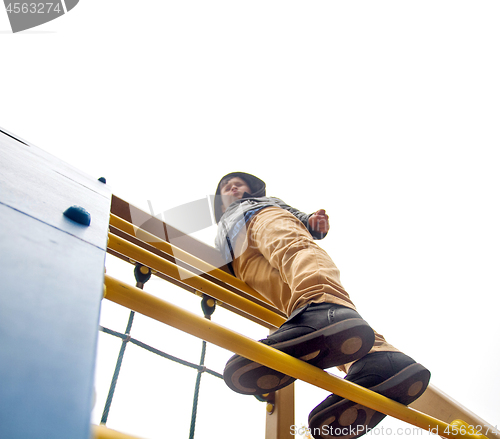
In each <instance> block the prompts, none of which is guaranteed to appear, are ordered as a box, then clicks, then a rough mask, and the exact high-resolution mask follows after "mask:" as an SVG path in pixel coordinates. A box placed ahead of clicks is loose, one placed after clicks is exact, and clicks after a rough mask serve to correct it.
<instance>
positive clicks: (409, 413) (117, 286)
mask: <svg viewBox="0 0 500 439" xmlns="http://www.w3.org/2000/svg"><path fill="white" fill-rule="evenodd" d="M105 285H106V298H107V299H108V300H111V301H113V302H116V303H118V304H120V305H123V306H125V307H127V308H129V309H132V310H134V311H137V312H139V313H141V314H144V315H146V316H148V317H151V318H153V319H156V320H158V321H160V322H163V323H166V324H167V325H170V326H173V327H175V328H177V329H180V330H181V331H184V332H187V333H189V334H191V335H194V336H196V337H199V338H201V339H203V340H206V341H208V342H210V343H213V344H216V345H217V346H221V347H223V348H225V349H229V350H230V351H232V352H235V353H237V354H239V355H242V356H244V357H246V358H249V359H251V360H253V361H256V362H258V363H260V364H264V365H266V366H268V367H272V368H273V369H275V370H278V371H280V372H282V373H284V374H287V375H291V376H293V377H296V378H298V379H300V380H302V381H305V382H308V383H310V384H312V385H314V386H317V387H321V388H322V389H325V390H327V391H329V392H332V393H335V394H336V395H339V396H341V397H343V398H347V399H349V400H351V401H355V402H357V403H359V404H361V405H364V406H367V407H370V408H373V409H374V410H377V411H380V412H383V413H386V414H387V415H389V416H392V417H394V418H398V419H400V420H402V421H405V422H407V423H409V424H412V425H415V426H417V427H420V428H422V429H424V430H427V431H432V432H433V433H435V434H438V435H440V436H444V437H448V438H450V439H454V438H464V439H465V438H468V439H486V438H485V436H483V435H480V434H471V430H469V429H463V430H461V429H457V428H455V429H453V428H452V427H453V426H454V425H455V424H454V423H451V425H450V424H447V423H445V422H443V421H440V420H438V419H435V418H433V417H431V416H428V415H426V414H424V413H421V412H418V411H416V410H414V409H411V408H409V407H406V406H404V405H402V404H399V403H397V402H395V401H393V400H391V399H389V398H386V397H384V396H382V395H379V394H377V393H374V392H372V391H370V390H367V389H365V388H364V387H361V386H358V385H356V384H354V383H351V382H349V381H345V380H342V379H340V378H337V377H335V376H332V375H330V374H328V373H327V372H325V371H323V370H320V369H318V368H316V367H314V366H311V365H310V364H307V363H305V362H303V361H301V360H298V359H296V358H293V357H291V356H289V355H287V354H285V353H283V352H281V351H278V350H276V349H273V348H272V347H270V346H266V345H264V344H262V343H259V342H256V341H254V340H251V339H250V338H248V337H245V336H243V335H241V334H238V333H235V332H233V331H231V330H229V329H227V328H224V327H223V326H221V325H218V324H216V323H214V322H212V321H210V320H207V319H204V318H202V317H199V316H197V315H195V314H192V313H190V312H189V311H186V310H184V309H182V308H179V307H177V306H175V305H172V304H170V303H168V302H165V301H164V300H162V299H159V298H158V297H155V296H153V295H151V294H148V293H146V292H144V291H143V290H141V289H139V288H136V287H133V286H131V285H127V284H125V283H123V282H121V281H119V280H117V279H114V278H112V277H110V276H107V275H106V277H105ZM462 433H463V434H462Z"/></svg>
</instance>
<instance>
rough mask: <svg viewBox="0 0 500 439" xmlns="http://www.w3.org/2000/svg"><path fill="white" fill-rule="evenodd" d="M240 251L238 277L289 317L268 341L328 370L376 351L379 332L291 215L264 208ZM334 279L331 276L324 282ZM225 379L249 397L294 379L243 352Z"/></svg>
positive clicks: (237, 249)
mask: <svg viewBox="0 0 500 439" xmlns="http://www.w3.org/2000/svg"><path fill="white" fill-rule="evenodd" d="M244 239H246V242H243V241H244ZM234 249H235V254H237V255H238V254H239V255H240V256H239V257H237V258H236V260H235V261H234V262H233V268H234V271H235V273H236V275H237V276H238V278H240V279H242V280H244V281H245V282H246V283H248V284H249V285H250V286H252V287H253V288H254V289H255V290H257V291H259V292H260V293H261V294H262V295H263V296H264V297H266V298H267V299H269V300H270V301H271V302H272V303H273V304H274V305H275V306H276V307H277V308H279V309H280V310H283V311H284V312H285V313H286V314H287V315H288V316H289V319H288V320H287V321H286V322H285V323H284V324H283V325H282V326H281V327H280V328H279V329H278V330H277V331H276V332H275V333H273V334H272V335H270V336H269V337H267V338H266V339H265V340H263V341H262V342H263V343H265V344H269V345H273V347H275V348H276V349H279V350H281V351H283V352H286V353H288V354H290V355H293V356H294V357H296V358H300V359H302V360H304V361H307V362H309V363H311V364H313V365H315V366H317V367H320V368H323V369H326V368H329V367H333V366H339V365H341V366H342V365H343V364H345V363H348V362H353V361H355V360H357V359H359V358H361V357H362V356H364V355H366V354H367V353H368V352H369V351H370V349H371V348H372V346H373V343H374V333H373V330H372V329H371V328H370V327H369V325H368V324H367V323H366V322H365V321H364V320H363V319H362V318H361V316H360V315H359V314H358V313H357V311H356V310H355V307H354V304H353V303H352V302H351V301H350V299H349V296H348V294H347V293H346V292H345V291H344V290H343V288H342V286H341V285H340V282H339V280H338V269H337V268H336V267H335V265H334V264H333V262H332V261H331V259H330V258H329V257H328V255H326V253H325V252H324V251H322V250H321V249H320V248H319V247H318V246H317V245H316V244H315V243H314V242H312V238H311V235H310V234H309V232H308V231H307V229H306V228H305V227H304V226H303V224H302V223H301V222H300V221H298V220H297V219H296V218H295V217H294V216H293V215H291V214H290V213H289V212H287V211H284V210H283V209H279V208H269V209H265V210H263V211H261V212H260V213H259V214H257V215H256V217H255V218H254V219H253V220H252V221H251V223H250V226H249V227H248V230H247V234H246V236H245V235H243V238H242V239H240V241H238V242H237V243H236V245H235V246H234ZM243 249H244V250H243ZM284 249H285V250H284ZM323 260H324V261H323ZM328 266H330V267H331V269H330V271H331V272H333V273H330V272H329V270H328ZM328 276H330V277H331V279H329V280H324V279H323V278H324V277H328ZM304 296H305V297H304ZM382 340H383V338H382ZM224 379H225V381H226V383H227V384H228V386H229V387H230V388H232V389H233V390H235V391H237V392H239V393H246V394H259V393H260V394H262V393H268V392H270V391H274V390H277V389H279V388H282V387H285V386H287V385H289V384H290V383H292V382H293V380H294V379H293V378H291V377H289V376H286V375H284V374H281V373H280V372H278V371H275V370H272V369H269V368H267V367H265V366H262V365H260V364H258V363H254V362H251V361H250V360H247V359H245V358H243V357H240V356H238V355H235V356H234V357H232V358H231V359H230V360H229V361H228V363H227V365H226V368H225V371H224Z"/></svg>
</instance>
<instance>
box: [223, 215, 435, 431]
mask: <svg viewBox="0 0 500 439" xmlns="http://www.w3.org/2000/svg"><path fill="white" fill-rule="evenodd" d="M264 213H265V215H263V214H264ZM261 214H262V215H261ZM244 238H245V240H246V242H244V243H243V240H240V242H239V245H240V246H241V247H244V246H245V245H246V247H247V248H246V250H245V251H244V252H242V254H241V256H240V257H239V258H238V259H236V261H234V263H233V267H234V269H235V273H236V275H237V276H238V277H239V278H240V279H242V280H244V281H245V282H246V283H248V284H249V285H250V286H252V287H253V288H254V289H256V290H257V291H259V292H260V293H261V294H262V295H264V296H265V297H266V298H268V299H269V300H270V301H271V302H272V303H273V304H274V305H275V306H276V307H277V308H279V309H281V310H283V311H284V312H286V313H287V315H290V314H291V313H292V312H293V311H295V310H297V309H303V307H304V305H307V304H310V303H323V304H324V305H326V306H328V305H327V304H329V303H330V304H335V305H340V308H343V307H346V308H350V309H351V310H355V306H354V304H353V303H352V301H351V299H350V298H349V295H348V294H347V292H346V291H345V290H344V288H343V287H342V285H341V283H340V277H339V271H338V269H337V267H336V266H335V264H334V263H333V261H332V260H331V259H330V257H329V256H328V254H326V252H324V250H323V249H321V248H320V247H319V246H317V245H316V243H315V242H314V241H313V240H312V238H311V237H310V235H309V232H308V231H307V230H306V229H305V227H304V226H303V225H302V223H300V222H299V221H298V220H297V219H296V218H295V217H293V215H291V214H289V213H288V212H286V211H283V210H282V209H278V208H277V209H274V208H269V209H265V210H263V211H262V212H261V213H260V214H259V215H258V216H256V217H255V218H254V219H253V220H252V222H251V224H250V226H249V228H248V231H247V235H246V237H244ZM324 305H320V307H322V306H324ZM335 305H334V306H335ZM312 308H313V307H310V309H312ZM303 314H306V313H305V312H304V313H303ZM287 323H288V321H287ZM287 323H285V325H286V324H287ZM285 325H283V326H285ZM282 328H283V327H282ZM279 331H280V330H278V332H279ZM271 337H272V336H271ZM264 342H265V341H264ZM276 347H277V346H276ZM233 358H234V357H233ZM240 358H241V357H240ZM236 361H238V359H236ZM230 362H231V360H230ZM230 362H228V364H230ZM247 362H248V364H247V366H246V367H247V368H252V367H254V365H251V364H249V363H251V362H249V361H248V360H247ZM353 364H354V365H355V366H354V367H352V368H350V366H352V365H353ZM337 367H338V368H339V369H341V370H343V371H344V372H348V374H347V376H346V379H348V380H350V381H352V382H356V383H358V384H359V385H362V386H364V387H367V388H371V389H372V390H374V391H377V392H378V393H381V394H383V395H385V396H388V397H389V398H392V399H394V400H397V401H399V402H402V403H404V404H409V403H410V402H412V401H413V400H415V399H417V398H418V397H419V396H420V395H421V394H422V393H423V391H424V390H425V388H426V386H427V383H428V381H429V376H430V374H429V372H428V371H427V369H425V368H424V367H423V366H421V365H420V364H418V363H415V362H414V360H412V359H411V358H410V357H408V356H406V355H404V354H403V353H401V352H399V351H398V350H397V349H396V348H394V347H393V346H391V345H390V344H388V343H387V342H386V341H385V339H384V337H383V336H381V335H380V334H377V333H375V343H374V345H373V347H372V349H371V350H370V352H369V354H368V355H366V356H364V357H363V358H361V359H360V360H358V361H356V362H354V361H353V362H350V363H348V364H344V365H339V366H337ZM275 378H276V377H275ZM271 381H272V380H271ZM276 381H279V382H280V384H284V385H287V384H290V383H291V382H292V381H293V379H292V378H290V377H286V376H283V375H282V374H281V375H280V376H278V377H277V378H276ZM284 385H280V387H284ZM230 387H231V386H230ZM383 417H384V415H383V414H381V413H378V412H375V411H374V410H371V409H368V408H367V407H363V406H360V405H359V404H354V403H352V402H351V401H348V400H345V399H343V398H340V397H338V396H336V395H331V396H330V397H328V398H327V399H326V400H325V401H323V402H322V403H321V404H319V405H318V406H317V407H316V408H315V409H314V410H313V411H312V412H311V414H310V426H311V428H312V430H313V431H314V429H315V430H316V431H325V428H329V430H331V431H333V432H334V431H340V432H342V431H343V430H345V428H344V427H346V426H347V427H349V429H350V430H352V429H353V428H354V429H357V431H359V434H357V435H356V436H360V435H362V434H364V433H366V432H367V431H368V429H369V428H373V427H374V426H375V425H376V424H377V423H378V422H380V420H382V419H383ZM339 426H340V427H343V428H341V429H339V428H337V427H339ZM332 436H340V437H342V436H345V435H343V434H338V435H336V434H332Z"/></svg>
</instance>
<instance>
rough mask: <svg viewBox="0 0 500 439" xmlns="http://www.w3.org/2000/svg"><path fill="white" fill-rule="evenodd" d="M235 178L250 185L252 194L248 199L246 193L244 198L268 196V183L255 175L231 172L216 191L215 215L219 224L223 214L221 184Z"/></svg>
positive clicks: (218, 185) (223, 178) (225, 176)
mask: <svg viewBox="0 0 500 439" xmlns="http://www.w3.org/2000/svg"><path fill="white" fill-rule="evenodd" d="M233 177H240V178H241V179H242V180H244V181H245V182H246V183H247V184H248V186H250V189H251V190H252V193H251V194H248V195H249V196H248V197H247V196H246V195H247V193H246V192H245V195H244V196H243V197H244V198H259V197H265V196H266V183H264V182H263V181H262V180H261V179H260V178H257V177H256V176H255V175H252V174H247V173H246V172H231V173H229V174H227V175H224V177H222V178H221V179H220V181H219V183H218V184H217V190H216V191H215V198H214V215H215V220H216V221H217V222H219V221H220V219H221V217H222V214H223V212H222V198H221V196H220V189H221V188H220V184H221V183H222V181H223V180H226V179H228V178H233Z"/></svg>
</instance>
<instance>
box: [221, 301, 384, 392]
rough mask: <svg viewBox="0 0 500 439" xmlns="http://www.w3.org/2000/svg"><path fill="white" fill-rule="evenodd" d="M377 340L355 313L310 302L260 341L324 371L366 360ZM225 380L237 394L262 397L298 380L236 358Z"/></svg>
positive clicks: (232, 358) (332, 305)
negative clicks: (358, 360)
mask: <svg viewBox="0 0 500 439" xmlns="http://www.w3.org/2000/svg"><path fill="white" fill-rule="evenodd" d="M374 341H375V335H374V333H373V330H372V329H371V328H370V326H369V325H368V323H366V322H365V321H364V320H363V319H362V318H361V316H360V315H359V314H358V313H357V312H356V311H355V310H353V309H350V308H346V307H344V306H341V305H335V304H332V303H319V304H318V303H309V304H307V305H305V306H304V307H302V308H299V309H298V310H295V311H294V312H293V313H292V314H291V316H290V317H289V319H288V320H287V321H286V322H285V323H284V324H283V325H282V326H281V327H280V328H279V329H278V330H277V331H276V332H274V333H273V334H271V335H270V336H268V337H267V338H265V339H264V340H260V342H261V343H264V344H266V345H269V346H272V347H274V348H276V349H278V350H280V351H282V352H285V353H287V354H289V355H291V356H293V357H295V358H299V359H301V360H303V361H306V362H307V363H310V364H312V365H314V366H317V367H320V368H321V369H327V368H329V367H333V366H339V365H341V364H345V363H349V362H352V361H355V360H357V359H359V358H361V357H363V356H364V355H366V354H367V353H368V352H369V351H370V349H371V348H372V346H373V343H374ZM224 381H225V382H226V384H227V385H228V386H229V387H230V388H231V389H232V390H234V391H235V392H238V393H242V394H246V395H262V394H265V393H269V392H273V391H275V390H279V389H281V388H283V387H286V386H288V385H289V384H291V383H293V381H295V378H293V377H291V376H288V375H285V374H283V373H281V372H278V371H276V370H273V369H270V368H268V367H266V366H263V365H261V364H258V363H255V362H253V361H251V360H248V359H247V358H244V357H241V356H240V355H234V356H233V357H231V358H230V359H229V361H228V362H227V364H226V367H225V369H224Z"/></svg>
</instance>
